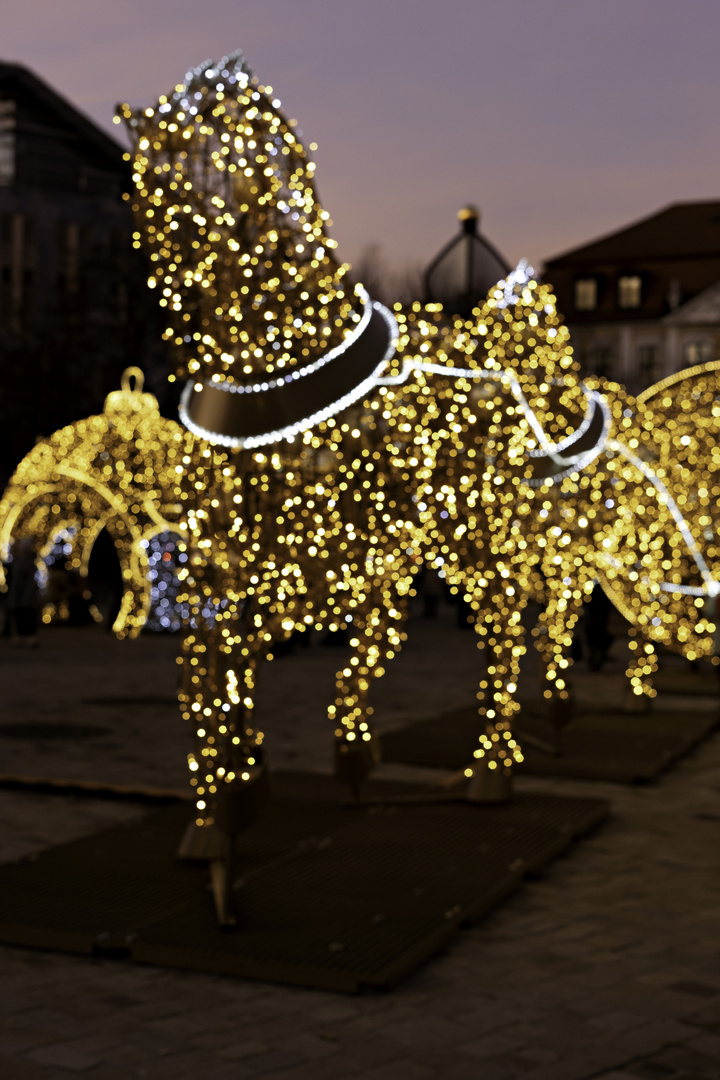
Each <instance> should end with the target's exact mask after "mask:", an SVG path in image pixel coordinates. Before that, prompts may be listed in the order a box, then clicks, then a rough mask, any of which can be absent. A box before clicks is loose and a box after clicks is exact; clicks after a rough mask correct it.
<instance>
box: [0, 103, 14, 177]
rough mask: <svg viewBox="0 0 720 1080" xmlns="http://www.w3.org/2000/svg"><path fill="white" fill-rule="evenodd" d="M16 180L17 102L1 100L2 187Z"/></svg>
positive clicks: (0, 160) (0, 159) (0, 145)
mask: <svg viewBox="0 0 720 1080" xmlns="http://www.w3.org/2000/svg"><path fill="white" fill-rule="evenodd" d="M14 182H15V102H14V101H0V187H9V186H10V185H11V184H13V183H14Z"/></svg>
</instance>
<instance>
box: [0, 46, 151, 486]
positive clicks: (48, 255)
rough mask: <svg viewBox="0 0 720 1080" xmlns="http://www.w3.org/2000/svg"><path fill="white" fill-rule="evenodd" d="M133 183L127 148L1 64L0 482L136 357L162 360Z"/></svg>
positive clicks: (95, 402)
mask: <svg viewBox="0 0 720 1080" xmlns="http://www.w3.org/2000/svg"><path fill="white" fill-rule="evenodd" d="M130 187H131V176H130V168H129V165H128V163H127V161H126V160H124V156H123V149H122V147H121V146H120V145H119V144H118V143H116V142H115V141H114V140H113V139H112V138H111V137H110V136H109V135H106V134H105V133H104V132H103V131H101V130H100V129H99V128H98V127H96V125H95V124H93V123H92V122H91V121H90V120H89V119H87V117H85V116H83V115H82V113H80V112H78V110H77V109H75V108H74V107H73V106H72V105H71V104H70V103H69V102H67V101H66V100H65V99H64V98H62V97H61V96H60V95H59V94H57V93H56V92H55V91H54V90H52V89H51V88H50V87H49V86H48V85H47V84H46V83H44V82H43V81H42V80H41V79H39V78H37V76H35V75H34V74H33V73H32V72H31V71H29V70H28V69H27V68H25V67H22V66H21V65H19V64H14V63H0V480H2V479H3V477H7V475H9V473H10V472H11V471H12V468H13V467H14V465H15V464H16V463H17V461H18V460H19V458H21V457H22V455H23V454H24V453H25V452H26V451H27V450H28V449H29V447H30V446H31V445H32V444H33V442H34V440H35V439H36V437H37V436H38V435H46V434H49V433H50V432H51V431H53V430H56V429H57V428H58V427H61V426H63V425H64V424H66V423H69V422H70V421H72V420H75V419H78V418H79V417H81V416H85V415H88V414H90V413H93V412H98V411H99V410H100V409H101V408H102V405H103V400H104V397H105V395H106V394H107V393H108V391H109V390H111V389H113V388H115V387H116V386H117V385H118V380H119V377H120V373H121V372H122V370H123V369H124V368H125V367H126V366H127V365H128V364H131V363H134V364H135V363H139V364H140V365H141V366H144V367H148V366H150V367H151V368H155V369H158V368H159V367H162V354H161V353H160V354H158V352H157V346H156V345H155V341H157V340H159V336H160V334H159V330H158V327H157V316H156V314H155V305H154V304H153V303H152V302H151V301H150V299H149V297H148V296H147V290H146V286H145V276H146V275H145V271H144V265H143V262H142V257H141V256H140V254H139V253H138V252H137V251H134V250H133V247H132V217H131V211H130V208H129V206H128V204H127V203H126V202H125V201H123V197H122V196H123V192H124V191H126V190H129V189H130ZM156 379H157V370H156Z"/></svg>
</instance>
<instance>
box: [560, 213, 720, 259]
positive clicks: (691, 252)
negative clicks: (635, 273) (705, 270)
mask: <svg viewBox="0 0 720 1080" xmlns="http://www.w3.org/2000/svg"><path fill="white" fill-rule="evenodd" d="M708 257H710V258H712V257H714V258H718V257H720V200H713V201H708V202H688V203H673V204H672V205H671V206H667V207H665V209H664V210H659V211H657V212H656V213H654V214H651V215H650V217H647V218H643V219H642V220H641V221H636V222H635V223H634V224H633V225H628V226H626V227H625V228H624V229H618V230H617V231H616V232H613V233H610V234H609V235H608V236H604V237H601V238H600V239H599V240H594V241H593V242H592V243H590V244H583V245H582V246H581V247H577V248H573V249H572V250H570V251H566V252H564V253H563V254H561V255H555V256H553V258H551V259H548V260H547V262H546V263H545V268H546V270H547V269H549V268H552V267H555V266H561V265H563V264H565V265H578V266H580V265H584V264H586V263H599V262H610V263H612V262H627V263H631V262H633V261H634V260H639V259H642V260H643V261H647V260H653V259H657V260H663V259H697V258H708Z"/></svg>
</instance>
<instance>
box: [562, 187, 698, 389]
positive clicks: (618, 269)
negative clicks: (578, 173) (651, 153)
mask: <svg viewBox="0 0 720 1080" xmlns="http://www.w3.org/2000/svg"><path fill="white" fill-rule="evenodd" d="M543 276H544V278H545V280H546V281H549V282H550V283H551V284H552V285H553V287H554V289H555V293H556V296H557V304H558V308H559V310H560V311H561V312H562V314H563V315H564V317H565V319H566V321H567V323H568V326H569V329H570V332H571V334H572V341H573V345H574V347H575V354H576V356H577V358H578V360H579V361H580V363H581V365H582V366H583V369H584V370H585V371H586V372H588V373H594V374H598V375H606V376H609V377H611V378H616V379H618V380H619V381H621V382H624V383H626V384H627V385H628V386H629V388H630V389H631V390H635V391H637V390H639V389H642V388H643V387H646V386H649V385H650V384H651V383H653V382H655V381H657V380H659V379H661V378H664V377H666V376H667V375H670V374H672V373H673V372H675V371H678V370H680V369H681V368H684V367H692V366H693V365H695V364H699V363H704V362H706V361H708V360H714V359H716V358H717V357H718V356H720V201H713V202H692V203H677V204H675V205H673V206H668V207H667V208H666V209H664V210H660V211H659V212H658V213H655V214H652V215H651V216H650V217H648V218H644V219H643V220H642V221H638V222H636V223H634V224H633V225H629V226H627V227H626V228H624V229H620V230H618V231H617V232H614V233H611V234H610V235H609V236H605V237H602V238H600V239H599V240H595V241H593V242H592V243H590V244H585V245H583V246H582V247H578V248H574V249H573V250H572V251H569V252H566V253H565V254H564V255H558V256H556V257H554V258H552V259H549V260H548V261H547V263H546V264H545V268H544V271H543Z"/></svg>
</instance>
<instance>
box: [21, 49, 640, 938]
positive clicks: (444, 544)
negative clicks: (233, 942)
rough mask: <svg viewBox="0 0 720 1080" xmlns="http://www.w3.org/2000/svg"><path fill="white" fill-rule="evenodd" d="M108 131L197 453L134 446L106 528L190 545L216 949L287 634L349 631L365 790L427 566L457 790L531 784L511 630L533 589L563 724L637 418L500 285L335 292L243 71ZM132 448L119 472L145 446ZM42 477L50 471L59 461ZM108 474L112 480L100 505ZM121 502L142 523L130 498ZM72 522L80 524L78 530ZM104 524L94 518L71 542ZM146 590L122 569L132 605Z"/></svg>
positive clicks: (329, 265)
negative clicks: (539, 596) (463, 739)
mask: <svg viewBox="0 0 720 1080" xmlns="http://www.w3.org/2000/svg"><path fill="white" fill-rule="evenodd" d="M123 115H124V117H125V119H126V121H127V122H128V124H129V126H130V130H131V134H132V137H133V140H134V142H135V147H136V149H135V156H134V168H135V172H134V176H135V183H136V194H135V196H134V198H135V200H136V201H135V204H134V208H135V210H136V213H137V215H138V222H139V224H138V232H137V233H136V243H137V244H138V245H139V244H141V243H142V244H144V245H145V247H146V251H147V254H148V256H149V260H150V265H151V267H152V276H151V279H150V285H151V286H152V287H153V288H155V290H156V291H157V294H158V296H159V303H160V305H161V306H162V307H163V308H164V310H165V311H166V313H167V329H166V333H165V337H166V339H167V341H168V342H169V343H170V345H171V346H172V347H174V348H175V351H176V353H177V357H178V365H177V370H178V374H179V375H181V376H187V377H188V378H189V381H188V384H187V387H186V390H185V393H184V395H183V402H182V407H181V419H182V421H183V424H184V426H185V429H187V430H183V429H180V428H179V426H178V425H174V426H173V427H172V428H170V427H167V428H163V431H164V432H165V434H164V435H163V437H161V438H155V439H153V438H152V437H150V436H149V435H148V436H147V437H146V435H145V434H142V444H143V445H142V447H141V449H140V451H139V456H140V457H141V458H142V463H143V468H142V471H141V473H140V476H141V479H140V480H138V473H137V472H135V473H134V475H133V478H132V481H131V482H130V484H129V486H128V483H127V482H126V485H125V488H126V490H125V492H124V498H125V500H126V501H125V502H123V503H122V504H121V506H120V507H119V510H122V512H121V513H119V518H120V519H121V520H122V521H123V522H126V524H125V525H124V526H123V527H124V528H126V529H127V528H129V527H130V526H133V522H132V521H130V519H129V518H127V515H126V517H123V514H126V511H127V510H128V507H129V513H130V515H131V516H135V517H137V514H138V513H139V512H140V511H139V510H135V509H133V508H134V507H138V508H142V512H143V513H145V514H146V515H147V517H148V520H149V521H150V520H155V518H154V517H153V515H155V514H156V513H158V509H157V507H158V504H159V505H161V506H167V507H171V508H172V512H170V510H167V512H165V511H163V512H159V521H158V520H155V524H156V525H157V527H158V528H160V526H161V525H162V527H163V528H165V527H166V526H168V525H172V526H174V527H175V528H176V529H177V530H179V531H182V532H183V535H184V536H185V542H186V544H187V549H188V555H189V558H188V562H187V564H186V569H185V570H183V571H182V573H181V577H182V579H183V588H184V594H183V595H182V596H180V597H179V600H180V602H181V603H182V604H184V605H186V606H187V608H188V610H189V615H188V618H187V621H186V626H185V631H184V635H183V644H182V653H183V686H182V690H181V695H180V697H181V706H182V710H183V715H184V716H185V717H186V718H187V719H189V720H191V721H192V723H193V728H194V731H195V747H194V750H193V753H192V754H191V755H190V762H189V763H190V768H191V772H192V783H193V786H194V788H195V792H196V808H197V814H196V826H195V830H196V835H195V836H194V837H191V838H190V839H189V841H188V850H190V851H192V850H195V851H197V850H199V849H200V848H202V846H203V845H202V843H201V842H200V841H204V839H206V838H212V842H213V844H214V843H215V842H216V840H217V839H218V836H219V838H220V840H221V841H222V842H221V843H220V845H219V847H216V850H215V854H218V855H222V856H223V857H224V860H225V861H224V863H222V862H221V863H219V866H220V870H221V871H222V872H221V873H219V874H218V875H217V880H218V881H219V883H220V884H219V885H218V889H217V891H216V900H217V904H218V912H219V915H220V918H221V920H222V921H229V919H230V914H229V908H228V903H229V896H228V888H229V883H230V880H231V873H230V871H229V865H230V863H231V861H232V851H233V835H234V834H235V833H236V832H237V831H239V829H240V828H242V827H244V825H245V824H247V822H248V821H249V820H250V819H251V817H252V814H253V813H254V812H255V809H256V805H257V803H258V800H259V799H260V797H261V794H262V791H263V786H264V778H265V776H266V770H265V763H264V759H263V748H262V742H263V740H262V735H261V734H260V733H259V732H257V731H256V729H255V726H254V724H253V721H252V710H253V706H254V697H255V680H256V673H257V668H258V665H259V664H260V663H261V662H262V660H263V659H264V658H266V657H267V656H268V655H270V654H271V652H272V647H273V645H274V644H275V643H277V642H279V641H282V640H283V639H284V638H286V637H288V636H289V635H290V634H292V633H293V632H294V631H295V630H296V629H299V628H303V627H308V626H318V627H321V626H330V627H338V626H340V625H343V624H348V623H349V624H350V625H351V631H350V632H351V635H352V636H351V638H350V644H351V649H352V655H351V657H350V660H349V662H348V664H347V666H346V667H345V668H343V670H342V671H341V672H340V673H339V675H338V693H337V699H336V702H335V704H334V706H333V707H332V708H331V717H332V719H333V721H334V724H335V730H336V734H337V748H338V753H337V762H338V772H339V774H340V775H341V776H343V777H344V778H346V779H347V780H349V781H350V782H351V783H353V784H354V785H357V784H358V783H359V781H360V779H361V778H362V776H363V775H364V774H365V773H366V772H367V771H368V769H369V767H370V766H371V764H372V756H373V755H372V751H373V736H372V732H371V730H370V725H369V722H368V710H367V692H368V689H369V686H370V684H371V681H372V679H373V677H376V676H378V675H380V674H381V673H382V670H383V665H384V663H385V662H386V661H387V660H389V659H391V657H392V655H393V654H394V653H395V652H396V651H397V649H398V648H399V647H400V645H401V641H402V638H403V630H402V627H403V621H404V616H405V608H406V600H407V596H408V594H409V592H410V588H411V581H412V573H413V571H414V569H415V568H416V566H417V559H418V557H426V558H428V559H430V561H431V562H432V563H433V564H436V563H437V561H438V560H439V559H442V560H443V564H444V568H445V572H446V576H447V578H448V580H449V581H450V582H451V584H453V585H455V586H456V587H458V588H460V589H462V590H463V592H464V593H465V595H467V596H468V597H469V599H470V602H471V603H472V605H473V608H474V609H475V610H476V612H477V613H478V617H477V629H478V631H479V633H480V637H481V640H482V641H483V642H484V644H485V647H486V649H487V652H488V656H489V663H488V676H489V677H488V680H487V682H488V685H487V687H486V688H485V689H486V694H485V700H484V702H483V705H482V708H481V715H482V717H483V724H484V726H482V727H481V731H480V737H479V741H478V749H477V752H476V758H475V761H474V762H473V763H472V766H471V767H470V768H469V770H468V771H469V773H470V774H471V775H470V784H469V789H470V794H471V796H472V797H474V798H481V799H484V798H499V797H504V796H505V795H506V794H507V784H508V780H509V776H510V773H511V767H512V763H513V762H514V761H517V760H519V759H520V758H521V752H520V749H519V746H518V745H517V742H516V740H515V739H514V737H513V732H512V721H513V719H514V716H515V713H516V711H517V702H516V700H515V691H516V687H517V674H518V667H519V660H520V656H521V654H522V651H523V643H522V627H521V614H522V607H523V604H524V602H525V600H526V598H527V596H528V595H529V594H530V593H531V591H532V589H533V588H534V587H535V586H534V578H533V575H535V578H537V572H538V571H541V572H542V574H543V576H544V581H545V586H544V587H545V589H546V590H547V592H548V595H549V597H550V602H549V603H548V608H547V611H546V614H545V616H544V618H545V620H546V626H547V630H548V633H547V635H545V638H544V639H543V641H542V645H543V648H544V650H545V654H546V660H547V668H548V685H549V686H552V690H550V691H549V693H550V694H551V695H555V696H557V697H558V698H559V699H560V700H562V699H563V698H564V696H565V695H566V693H567V691H566V687H565V686H564V679H563V677H562V672H563V670H564V666H565V664H566V659H565V656H564V651H565V644H566V637H567V631H568V628H569V627H570V626H571V624H572V621H573V618H574V617H575V612H576V610H577V607H578V605H579V603H580V602H581V600H582V596H583V595H584V592H585V591H586V590H587V588H588V587H589V585H590V583H591V579H592V577H593V576H594V569H593V563H592V560H591V559H590V557H589V551H590V549H591V547H592V542H593V538H594V536H595V535H596V534H597V532H598V530H599V529H605V528H607V527H608V526H607V522H608V521H609V520H610V518H613V520H614V518H615V516H616V515H612V514H610V509H611V508H608V507H605V506H603V510H602V512H600V513H598V514H596V513H595V512H594V503H595V502H597V501H598V500H600V501H602V500H601V496H602V490H603V485H604V484H605V482H606V481H605V473H604V472H602V468H603V466H601V457H602V455H603V453H604V450H605V448H606V446H608V445H609V442H608V440H609V439H610V438H614V437H615V435H616V433H617V432H618V431H620V430H621V429H622V426H623V424H624V423H625V420H626V419H627V418H626V417H624V416H623V411H624V410H623V407H622V401H621V400H620V398H621V395H618V397H617V400H616V401H612V402H610V403H608V401H606V400H605V399H604V398H603V395H601V394H598V393H596V392H595V391H593V390H592V389H589V388H588V387H582V386H581V385H580V383H579V380H578V377H577V374H576V371H575V368H574V365H573V361H572V356H571V351H570V349H569V345H568V338H567V332H566V331H565V329H564V328H563V327H562V326H561V325H560V323H559V320H558V317H557V314H556V313H555V310H554V307H553V302H552V297H551V293H550V291H549V290H548V289H547V287H545V286H541V285H538V283H537V282H535V281H534V279H533V278H532V275H531V274H530V272H529V271H526V270H523V269H519V271H518V272H517V273H516V274H515V275H511V276H510V277H509V278H508V280H507V281H506V282H505V283H500V284H499V286H498V288H497V289H496V290H494V292H493V293H491V296H490V297H489V298H488V301H487V303H486V304H485V306H484V307H483V308H482V309H481V310H480V311H479V312H478V313H477V317H476V318H474V319H473V320H471V321H469V322H464V321H463V320H455V321H454V322H453V321H449V320H447V319H446V318H445V317H444V316H443V313H442V312H441V311H440V310H439V309H438V308H436V307H431V306H428V307H427V308H425V309H423V308H421V306H420V305H419V304H418V305H414V306H413V308H412V309H411V310H410V311H402V310H399V309H398V310H396V311H395V312H394V314H391V313H390V312H388V311H386V310H385V309H383V308H382V307H381V306H380V305H377V304H373V303H372V302H371V301H370V300H369V298H368V297H367V295H366V294H365V293H364V292H363V291H362V290H361V289H359V288H358V289H353V288H352V287H351V286H350V285H348V284H347V282H346V270H347V268H346V267H344V266H342V265H338V263H337V262H336V261H335V259H334V258H333V255H332V249H333V246H334V245H333V242H332V241H331V240H329V239H328V237H327V235H326V228H327V214H326V213H325V211H323V210H322V208H321V207H320V205H319V203H318V201H317V198H316V195H315V191H314V187H313V178H312V173H313V166H312V163H311V162H309V161H308V159H307V154H306V152H305V149H304V147H303V146H302V144H301V143H300V142H299V141H298V139H297V138H296V136H295V134H294V132H293V131H292V128H291V126H290V125H289V124H288V123H287V122H286V121H285V120H284V118H283V116H282V114H281V113H280V111H279V104H278V103H277V102H276V101H274V100H273V99H271V95H270V92H269V91H265V90H264V89H263V88H262V87H260V86H259V85H258V84H257V82H256V81H255V80H254V79H253V77H252V76H251V75H250V73H249V72H248V70H247V68H246V67H245V64H244V62H243V60H242V57H240V56H235V57H232V58H227V59H225V60H223V61H222V62H221V64H219V65H205V66H204V67H203V69H199V70H198V71H196V72H192V73H190V75H189V76H188V78H187V81H186V84H185V85H184V86H183V87H182V88H181V89H178V90H176V91H175V92H174V93H173V94H172V95H170V96H169V97H167V98H161V99H160V101H159V102H158V105H157V106H156V107H155V108H152V109H146V110H143V111H142V112H137V113H133V111H132V110H130V109H129V108H127V107H123ZM88 423H90V422H88ZM169 423H170V422H166V421H162V423H160V422H159V421H158V430H160V428H162V425H167V424H169ZM75 428H77V429H78V430H79V425H76V426H75ZM118 430H120V428H118ZM59 434H61V433H59ZM127 435H128V448H131V447H132V445H133V440H136V439H137V430H136V429H135V428H133V427H132V425H130V426H129V427H128V428H127ZM54 438H57V437H54ZM51 442H52V440H51ZM93 445H94V444H93ZM166 446H167V447H168V449H167V450H166V449H165V447H166ZM102 452H105V451H104V450H103V451H102ZM102 452H101V453H100V455H99V457H98V454H97V453H96V448H94V449H93V451H92V453H91V454H89V453H87V452H86V468H85V472H84V474H83V477H84V479H83V480H82V483H80V481H78V483H79V486H80V487H81V488H82V486H83V485H85V486H87V487H89V488H91V489H92V488H93V484H94V483H96V482H97V480H98V479H99V476H100V475H101V474H103V473H105V471H106V464H103V465H101V463H100V462H101V461H103V460H104V459H103V458H102ZM33 453H34V452H33ZM47 453H48V454H49V455H50V458H52V455H53V454H54V453H59V454H60V457H61V458H62V456H63V454H64V450H63V446H62V439H60V441H59V442H58V443H54V444H53V445H52V447H51V449H50V451H48V452H47ZM121 456H122V455H120V454H119V453H118V454H117V455H116V458H117V459H118V464H117V466H116V467H115V468H114V469H113V468H112V467H110V468H109V474H112V476H114V477H115V478H116V480H117V481H122V475H121V474H122V470H121V469H120V468H119V458H120V457H121ZM27 460H29V459H27ZM23 464H25V463H23ZM36 464H41V463H39V462H36ZM49 465H52V462H51V461H49V460H48V461H46V462H45V467H46V469H47V467H48V466H49ZM21 468H22V466H21ZM88 476H89V477H90V482H89V484H86V479H85V478H87V477H88ZM153 476H154V477H155V480H152V479H151V478H152V477H153ZM143 477H144V478H145V479H144V480H143V479H142V478H143ZM107 479H108V482H109V481H110V475H108V477H107ZM611 480H612V478H611ZM611 480H610V481H608V482H611ZM138 483H139V484H140V488H141V489H142V490H145V487H144V486H143V485H144V484H145V483H147V485H148V488H149V489H151V490H152V492H153V495H152V497H151V498H149V500H144V501H143V500H138V499H137V498H136V497H135V488H134V485H136V484H138ZM108 486H109V485H108ZM47 494H48V495H50V494H51V493H50V492H49V491H48V492H47ZM70 494H72V489H71V490H70V492H68V494H67V496H66V499H67V500H70ZM53 498H55V496H54V494H53ZM128 500H132V501H130V502H128ZM565 500H567V505H566V504H565ZM606 501H607V500H606ZM63 505H64V504H63ZM55 506H60V502H58V501H55V502H53V504H52V507H51V510H52V512H53V513H54V508H55ZM81 510H82V512H78V514H76V516H75V518H74V519H73V520H77V521H78V522H80V521H81V520H82V521H85V518H84V516H83V515H84V514H85V508H84V504H83V506H81ZM102 510H103V507H102V506H100V507H99V508H98V507H95V506H94V505H89V504H88V506H87V520H88V521H90V522H93V521H94V522H97V521H99V520H100V517H101V516H102V514H101V511H102ZM151 511H152V512H151ZM568 511H569V513H570V516H568ZM591 511H592V512H591ZM63 514H64V510H63ZM583 514H584V515H585V516H583ZM65 517H67V514H65ZM106 517H107V515H105V518H106ZM556 519H557V520H556ZM63 520H64V518H63ZM558 521H559V522H560V523H561V524H558V523H557V522H558ZM583 521H584V522H585V524H583ZM31 525H32V523H31V520H30V517H28V518H27V523H26V524H24V525H23V528H25V527H27V529H28V531H31ZM83 527H85V526H83ZM95 527H96V526H94V525H93V526H90V527H89V528H90V532H92V529H93V528H95ZM133 527H134V526H133ZM7 531H8V532H9V530H7ZM120 531H122V529H121V530H120ZM140 532H142V530H140ZM45 534H46V535H48V536H49V535H50V532H49V530H48V529H46V530H45ZM88 535H89V533H88ZM129 550H135V551H137V550H138V549H137V546H136V547H135V548H132V545H131V546H130V549H129ZM137 569H138V573H139V569H140V560H139V557H138V560H137ZM138 573H136V568H135V566H133V567H128V566H126V574H125V578H126V581H127V582H128V584H129V585H130V584H133V583H134V584H135V587H136V588H139V589H140V592H141V593H142V588H141V587H140V586H139V585H138V581H139V578H138ZM144 606H145V601H144V600H142V601H141V602H140V603H139V604H136V607H137V610H138V611H141V610H144ZM133 610H135V609H133ZM134 625H137V620H135V624H134ZM213 825H215V826H217V827H218V828H217V829H215V830H213V829H212V828H208V827H209V826H213ZM211 847H212V844H211V845H210V846H209V847H207V849H206V850H208V851H210V849H211ZM223 866H224V870H223Z"/></svg>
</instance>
